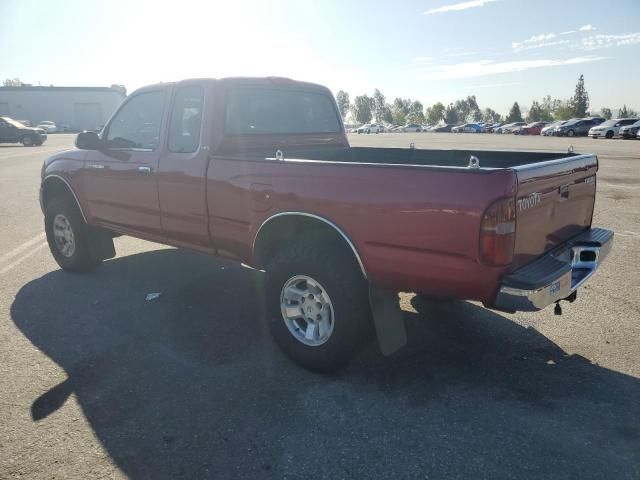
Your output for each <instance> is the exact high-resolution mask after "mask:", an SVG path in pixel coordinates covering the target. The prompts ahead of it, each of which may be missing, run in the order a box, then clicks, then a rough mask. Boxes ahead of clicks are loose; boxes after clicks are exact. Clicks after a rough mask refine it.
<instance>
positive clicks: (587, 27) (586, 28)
mask: <svg viewBox="0 0 640 480" xmlns="http://www.w3.org/2000/svg"><path fill="white" fill-rule="evenodd" d="M595 29H596V27H594V26H593V25H591V24H588V25H583V26H581V27H580V28H579V30H580V31H581V32H591V31H592V30H595Z"/></svg>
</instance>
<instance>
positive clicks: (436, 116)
mask: <svg viewBox="0 0 640 480" xmlns="http://www.w3.org/2000/svg"><path fill="white" fill-rule="evenodd" d="M444 112H445V107H444V105H443V104H442V102H437V103H434V104H433V105H431V106H430V107H429V108H427V123H429V124H431V125H437V124H438V123H440V122H441V121H443V120H444Z"/></svg>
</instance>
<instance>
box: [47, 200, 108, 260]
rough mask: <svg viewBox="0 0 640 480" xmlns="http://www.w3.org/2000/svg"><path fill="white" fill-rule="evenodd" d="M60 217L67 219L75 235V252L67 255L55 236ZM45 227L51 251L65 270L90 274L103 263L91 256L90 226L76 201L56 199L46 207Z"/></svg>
mask: <svg viewBox="0 0 640 480" xmlns="http://www.w3.org/2000/svg"><path fill="white" fill-rule="evenodd" d="M58 215H61V216H62V217H64V219H66V220H67V221H68V223H69V225H70V227H71V230H72V233H73V244H74V248H73V252H72V253H71V254H70V255H65V254H64V253H63V252H62V250H61V248H60V247H59V245H58V244H57V243H56V239H55V236H54V220H55V219H56V217H58ZM44 227H45V232H46V234H47V242H48V243H49V249H50V250H51V254H52V255H53V258H54V259H55V261H56V262H57V263H58V265H60V267H61V268H62V269H63V270H67V271H70V272H90V271H92V270H94V269H95V268H96V267H97V266H98V265H100V264H101V263H102V260H100V259H96V258H94V257H93V256H92V255H91V250H90V248H89V233H88V226H87V224H86V223H85V222H84V219H83V218H82V215H81V214H80V210H79V209H78V206H77V205H76V203H75V201H73V200H71V199H70V198H68V197H55V198H53V199H52V200H51V201H50V202H49V203H48V204H47V205H46V206H45V212H44Z"/></svg>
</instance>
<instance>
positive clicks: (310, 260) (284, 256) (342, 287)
mask: <svg viewBox="0 0 640 480" xmlns="http://www.w3.org/2000/svg"><path fill="white" fill-rule="evenodd" d="M266 278H267V288H266V295H267V297H266V303H267V315H268V322H269V327H270V330H271V333H272V335H273V337H274V339H275V341H276V343H277V344H278V346H280V348H281V349H282V350H283V351H284V353H285V354H286V355H287V356H288V357H289V358H291V359H292V360H293V361H294V362H296V363H298V364H299V365H301V366H302V367H304V368H308V369H310V370H316V371H331V370H335V369H337V368H339V367H341V366H343V365H344V364H346V363H347V362H348V361H349V360H350V359H351V357H352V356H353V354H354V353H355V351H356V350H357V348H358V347H359V346H360V345H362V343H363V342H364V341H365V340H366V339H367V338H368V336H369V333H370V331H371V329H370V327H371V321H370V318H371V317H370V315H371V312H370V309H369V301H368V292H367V286H366V282H365V280H364V278H363V277H362V274H361V272H360V270H359V269H358V265H357V263H356V261H355V259H354V258H353V255H352V253H351V252H350V251H349V250H348V249H346V248H344V247H343V246H342V245H340V244H334V243H332V242H331V241H326V240H325V241H318V240H317V239H314V238H311V237H308V238H304V237H303V238H302V239H300V240H298V241H295V242H293V243H290V244H289V245H287V246H285V247H284V248H283V249H282V250H280V251H279V252H278V253H277V254H276V255H275V256H274V257H273V258H272V259H271V261H269V262H268V264H267V268H266Z"/></svg>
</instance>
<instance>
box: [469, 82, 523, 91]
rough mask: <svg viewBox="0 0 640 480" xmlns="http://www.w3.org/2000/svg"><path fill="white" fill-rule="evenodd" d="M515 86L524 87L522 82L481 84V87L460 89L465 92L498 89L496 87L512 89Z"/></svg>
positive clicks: (470, 86) (471, 86) (474, 86)
mask: <svg viewBox="0 0 640 480" xmlns="http://www.w3.org/2000/svg"><path fill="white" fill-rule="evenodd" d="M515 85H524V84H523V83H522V82H509V83H483V84H481V85H466V86H464V87H462V88H464V89H465V90H477V89H479V88H498V87H513V86H515Z"/></svg>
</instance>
